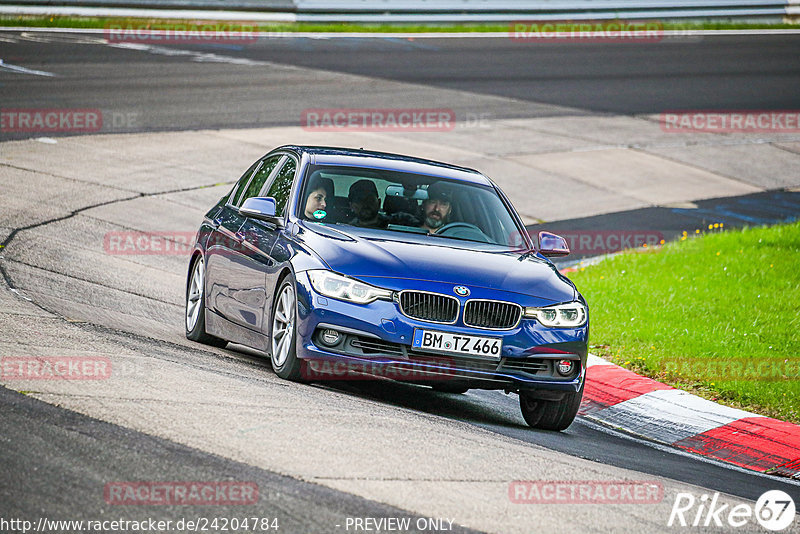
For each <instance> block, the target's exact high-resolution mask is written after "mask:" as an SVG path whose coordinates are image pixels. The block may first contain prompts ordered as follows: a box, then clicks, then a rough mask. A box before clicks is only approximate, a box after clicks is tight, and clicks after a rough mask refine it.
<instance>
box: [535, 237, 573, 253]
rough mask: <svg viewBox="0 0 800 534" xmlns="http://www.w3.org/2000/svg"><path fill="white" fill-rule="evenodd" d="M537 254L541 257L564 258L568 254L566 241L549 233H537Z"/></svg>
mask: <svg viewBox="0 0 800 534" xmlns="http://www.w3.org/2000/svg"><path fill="white" fill-rule="evenodd" d="M539 253H540V254H541V255H542V256H547V257H548V258H549V257H553V256H566V255H567V254H569V245H567V240H566V239H564V238H563V237H561V236H560V235H556V234H551V233H550V232H539Z"/></svg>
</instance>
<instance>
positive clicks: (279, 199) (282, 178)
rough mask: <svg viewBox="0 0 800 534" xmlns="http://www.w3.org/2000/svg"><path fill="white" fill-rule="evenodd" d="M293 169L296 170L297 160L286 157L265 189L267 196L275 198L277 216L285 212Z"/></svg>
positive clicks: (290, 189)
mask: <svg viewBox="0 0 800 534" xmlns="http://www.w3.org/2000/svg"><path fill="white" fill-rule="evenodd" d="M295 171H297V162H296V161H295V160H294V158H292V157H289V158H287V159H286V163H284V164H283V167H281V170H279V171H278V174H277V175H275V179H274V180H273V181H272V185H271V186H270V187H269V191H267V196H268V197H272V198H274V199H275V215H277V216H278V217H283V214H284V213H286V204H288V202H289V193H290V192H291V191H292V182H293V181H294V174H295Z"/></svg>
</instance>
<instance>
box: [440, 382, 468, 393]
mask: <svg viewBox="0 0 800 534" xmlns="http://www.w3.org/2000/svg"><path fill="white" fill-rule="evenodd" d="M431 387H432V388H433V389H434V391H439V392H441V393H453V394H461V393H466V392H467V391H469V388H468V387H467V386H464V385H461V384H446V383H445V384H431Z"/></svg>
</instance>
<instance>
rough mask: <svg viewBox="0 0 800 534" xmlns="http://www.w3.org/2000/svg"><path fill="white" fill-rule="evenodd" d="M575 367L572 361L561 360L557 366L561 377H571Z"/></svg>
mask: <svg viewBox="0 0 800 534" xmlns="http://www.w3.org/2000/svg"><path fill="white" fill-rule="evenodd" d="M573 365H574V364H573V362H572V360H559V361H558V363H557V364H556V371H558V374H560V375H561V376H569V375H571V374H572V367H573Z"/></svg>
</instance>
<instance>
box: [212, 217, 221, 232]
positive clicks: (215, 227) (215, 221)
mask: <svg viewBox="0 0 800 534" xmlns="http://www.w3.org/2000/svg"><path fill="white" fill-rule="evenodd" d="M220 224H222V219H214V220H212V221H211V226H213V227H214V230H216V229H217V228H219V225H220Z"/></svg>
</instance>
